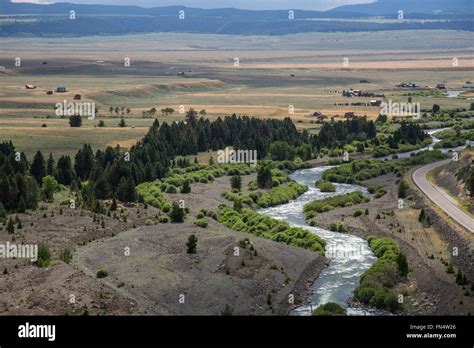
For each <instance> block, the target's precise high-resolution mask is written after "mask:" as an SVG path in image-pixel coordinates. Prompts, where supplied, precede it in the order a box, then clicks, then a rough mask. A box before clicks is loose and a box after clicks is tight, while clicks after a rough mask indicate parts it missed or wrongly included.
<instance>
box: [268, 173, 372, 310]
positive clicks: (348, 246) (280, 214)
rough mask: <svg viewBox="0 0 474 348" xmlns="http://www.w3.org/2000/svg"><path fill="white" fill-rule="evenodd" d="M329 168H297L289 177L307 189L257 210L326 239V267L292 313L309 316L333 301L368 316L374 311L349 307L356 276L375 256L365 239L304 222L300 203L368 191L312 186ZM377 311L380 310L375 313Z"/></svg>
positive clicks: (342, 186)
mask: <svg viewBox="0 0 474 348" xmlns="http://www.w3.org/2000/svg"><path fill="white" fill-rule="evenodd" d="M329 168H331V167H318V168H311V169H303V170H298V171H296V172H295V173H293V174H292V175H291V178H292V179H293V180H295V181H297V182H298V183H301V184H306V185H308V186H309V190H308V191H307V192H306V193H304V194H303V195H302V196H300V197H299V198H297V199H296V200H294V201H292V202H290V203H287V204H283V205H280V206H277V207H271V208H267V209H262V210H260V211H259V213H261V214H264V215H267V216H270V217H272V218H276V219H281V220H285V221H287V222H288V223H289V224H290V225H292V226H295V227H303V228H305V229H307V230H309V231H311V232H313V233H315V234H316V235H318V236H320V237H321V238H323V239H324V240H325V241H326V256H327V257H328V258H329V259H330V263H329V266H328V267H326V268H324V269H323V271H322V272H321V274H320V275H319V277H318V278H317V279H316V281H315V282H314V284H313V285H312V287H311V294H310V296H309V299H308V300H309V302H310V304H309V305H305V306H301V307H298V308H296V309H295V310H293V311H292V312H291V315H310V314H311V309H315V308H317V307H318V306H319V305H321V304H325V303H327V302H336V303H338V304H340V305H341V306H343V307H344V308H346V309H347V313H348V314H349V315H371V314H373V313H374V312H376V311H373V310H371V309H360V308H350V307H348V301H349V300H350V299H351V298H352V294H353V292H354V290H355V288H356V287H357V286H358V285H359V278H360V276H361V275H362V273H364V272H365V271H366V270H367V269H368V268H369V267H370V266H371V265H372V264H373V263H374V262H375V260H376V259H377V258H376V257H375V255H374V254H373V252H372V251H371V249H370V248H369V246H368V243H367V241H366V240H364V239H362V238H360V237H357V236H353V235H350V234H346V233H338V232H331V231H328V230H324V229H322V228H319V227H310V226H308V225H306V223H305V218H304V212H303V206H304V205H305V204H306V203H308V202H311V201H314V200H320V199H324V198H326V197H330V196H335V195H339V194H343V193H348V192H352V191H356V190H360V191H362V192H364V193H366V194H367V189H366V188H364V187H361V186H357V185H347V184H335V186H336V192H332V193H323V192H321V191H320V190H319V189H317V188H315V185H314V182H315V181H316V180H319V179H321V177H322V174H323V172H324V171H325V170H327V169H329ZM378 313H379V314H380V312H378Z"/></svg>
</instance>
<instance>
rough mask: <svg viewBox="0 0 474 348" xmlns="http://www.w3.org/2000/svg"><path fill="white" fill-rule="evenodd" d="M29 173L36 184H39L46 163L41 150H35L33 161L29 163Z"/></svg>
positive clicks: (44, 172) (43, 174) (44, 171)
mask: <svg viewBox="0 0 474 348" xmlns="http://www.w3.org/2000/svg"><path fill="white" fill-rule="evenodd" d="M30 173H31V175H33V177H34V178H35V179H36V182H37V183H38V184H41V182H42V180H43V178H44V177H45V176H46V165H45V162H44V157H43V154H42V153H41V151H38V152H36V155H35V157H34V158H33V163H32V164H31V168H30Z"/></svg>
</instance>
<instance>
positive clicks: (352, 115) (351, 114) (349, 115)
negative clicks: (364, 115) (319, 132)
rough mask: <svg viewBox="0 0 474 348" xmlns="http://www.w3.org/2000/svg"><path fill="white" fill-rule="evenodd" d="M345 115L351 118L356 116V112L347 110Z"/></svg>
mask: <svg viewBox="0 0 474 348" xmlns="http://www.w3.org/2000/svg"><path fill="white" fill-rule="evenodd" d="M344 117H345V118H347V119H351V118H354V117H355V114H354V112H346V113H345V114H344Z"/></svg>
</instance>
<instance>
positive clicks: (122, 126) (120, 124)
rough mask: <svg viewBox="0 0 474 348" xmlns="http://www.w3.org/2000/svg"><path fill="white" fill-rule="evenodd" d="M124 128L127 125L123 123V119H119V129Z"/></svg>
mask: <svg viewBox="0 0 474 348" xmlns="http://www.w3.org/2000/svg"><path fill="white" fill-rule="evenodd" d="M126 126H127V124H126V123H125V119H124V118H123V117H121V118H120V122H119V127H121V128H125V127H126Z"/></svg>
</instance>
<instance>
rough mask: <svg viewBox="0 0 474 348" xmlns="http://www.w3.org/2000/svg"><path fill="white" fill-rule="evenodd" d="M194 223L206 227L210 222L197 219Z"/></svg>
mask: <svg viewBox="0 0 474 348" xmlns="http://www.w3.org/2000/svg"><path fill="white" fill-rule="evenodd" d="M194 223H195V224H196V225H197V226H199V227H201V228H206V227H207V225H208V224H209V223H208V222H207V221H206V220H196V221H195V222H194Z"/></svg>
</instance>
